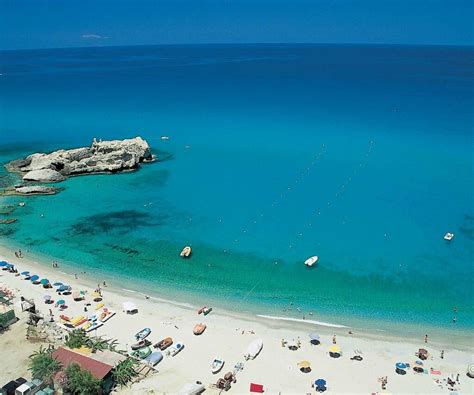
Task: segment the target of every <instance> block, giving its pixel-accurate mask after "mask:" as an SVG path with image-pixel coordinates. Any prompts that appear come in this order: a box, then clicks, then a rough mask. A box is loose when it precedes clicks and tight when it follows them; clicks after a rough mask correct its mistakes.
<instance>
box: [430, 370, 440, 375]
mask: <svg viewBox="0 0 474 395" xmlns="http://www.w3.org/2000/svg"><path fill="white" fill-rule="evenodd" d="M431 374H441V370H434V369H431Z"/></svg>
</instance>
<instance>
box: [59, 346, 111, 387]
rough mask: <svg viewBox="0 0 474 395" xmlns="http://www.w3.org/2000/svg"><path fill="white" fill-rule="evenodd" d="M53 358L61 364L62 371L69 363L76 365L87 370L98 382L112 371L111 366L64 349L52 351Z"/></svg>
mask: <svg viewBox="0 0 474 395" xmlns="http://www.w3.org/2000/svg"><path fill="white" fill-rule="evenodd" d="M53 358H54V359H56V360H57V361H59V362H60V363H61V365H62V366H63V369H65V368H67V367H68V366H69V365H70V364H71V363H77V364H78V365H79V366H80V367H81V368H82V369H85V370H88V371H89V372H91V374H92V375H93V376H94V377H95V378H97V379H99V380H103V379H104V377H105V376H107V375H108V374H109V373H110V371H111V370H112V369H113V366H112V365H109V364H106V363H104V362H100V361H97V360H95V359H93V358H90V357H88V356H86V355H82V354H79V353H77V352H74V351H71V350H68V349H66V348H64V347H59V348H58V349H57V350H56V351H54V352H53Z"/></svg>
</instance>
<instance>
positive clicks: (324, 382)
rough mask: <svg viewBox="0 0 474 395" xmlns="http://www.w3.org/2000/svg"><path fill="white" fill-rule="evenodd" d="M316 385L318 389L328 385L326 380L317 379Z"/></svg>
mask: <svg viewBox="0 0 474 395" xmlns="http://www.w3.org/2000/svg"><path fill="white" fill-rule="evenodd" d="M314 385H315V386H316V387H324V386H325V385H326V380H324V379H317V380H316V381H315V382H314Z"/></svg>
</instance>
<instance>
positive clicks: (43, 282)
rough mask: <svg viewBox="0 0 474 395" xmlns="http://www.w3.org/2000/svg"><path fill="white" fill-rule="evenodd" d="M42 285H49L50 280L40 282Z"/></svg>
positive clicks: (44, 279) (45, 279)
mask: <svg viewBox="0 0 474 395" xmlns="http://www.w3.org/2000/svg"><path fill="white" fill-rule="evenodd" d="M40 284H41V285H46V284H49V280H48V279H47V278H43V279H42V280H41V281H40Z"/></svg>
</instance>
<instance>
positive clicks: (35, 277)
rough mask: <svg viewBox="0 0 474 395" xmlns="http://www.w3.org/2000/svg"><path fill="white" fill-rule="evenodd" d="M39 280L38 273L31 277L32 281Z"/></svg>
mask: <svg viewBox="0 0 474 395" xmlns="http://www.w3.org/2000/svg"><path fill="white" fill-rule="evenodd" d="M38 280H39V276H37V275H36V274H35V275H33V276H31V277H30V281H38Z"/></svg>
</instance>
